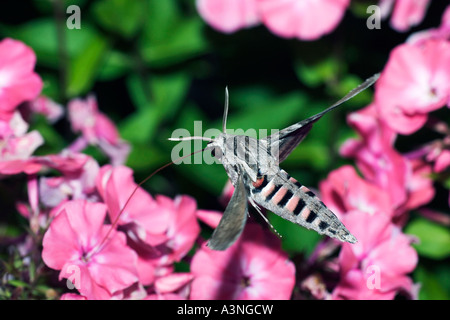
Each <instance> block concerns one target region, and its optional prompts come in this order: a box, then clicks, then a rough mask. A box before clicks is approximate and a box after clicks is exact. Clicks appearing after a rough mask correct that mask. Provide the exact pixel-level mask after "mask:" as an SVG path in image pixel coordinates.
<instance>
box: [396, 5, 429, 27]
mask: <svg viewBox="0 0 450 320" xmlns="http://www.w3.org/2000/svg"><path fill="white" fill-rule="evenodd" d="M429 3H430V0H396V1H395V7H394V11H393V12H392V17H391V26H392V28H394V29H395V30H397V31H400V32H405V31H408V30H409V29H410V28H411V27H414V26H416V25H418V24H419V23H420V22H422V20H423V18H424V16H425V13H426V11H427V8H428V5H429Z"/></svg>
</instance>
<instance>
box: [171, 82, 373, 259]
mask: <svg viewBox="0 0 450 320" xmlns="http://www.w3.org/2000/svg"><path fill="white" fill-rule="evenodd" d="M378 77H379V75H378V74H376V75H374V76H372V77H371V78H369V79H367V80H366V81H365V82H363V83H362V84H360V85H359V86H358V87H356V88H355V89H353V90H352V91H350V92H349V93H348V94H347V95H346V96H344V97H343V98H342V99H340V100H339V101H337V102H336V103H334V104H333V105H331V106H330V107H328V108H327V109H325V110H324V111H322V112H320V113H318V114H316V115H314V116H312V117H310V118H308V119H306V120H303V121H300V122H297V123H295V124H293V125H291V126H289V127H287V128H285V129H282V130H280V131H279V132H277V133H276V134H272V135H269V136H267V137H265V138H262V139H256V138H252V137H249V136H246V135H232V134H227V132H226V121H227V116H228V102H229V96H228V90H227V89H225V108H224V114H223V122H222V133H221V134H220V135H219V136H217V137H216V138H215V139H209V138H205V137H185V138H171V139H169V140H173V141H181V140H194V139H202V140H206V141H209V143H208V145H207V146H206V148H205V149H206V150H210V151H211V152H212V155H213V156H214V157H215V158H217V159H218V160H219V161H220V162H221V163H222V165H223V167H224V168H225V171H226V172H227V174H228V177H229V178H230V180H231V183H232V184H233V186H234V192H233V195H232V197H231V199H230V202H229V203H228V206H227V207H226V209H225V211H224V213H223V216H222V218H221V220H220V222H219V224H218V226H217V228H216V229H215V230H214V232H213V234H212V236H211V239H210V240H209V241H208V243H207V245H208V247H210V248H211V249H214V250H225V249H227V248H228V247H229V246H231V245H232V244H233V243H234V242H235V241H236V240H237V239H238V237H239V236H240V234H241V233H242V231H243V229H244V226H245V223H246V220H247V216H248V203H249V202H250V203H251V204H252V206H253V207H254V208H255V209H256V210H257V211H258V212H259V213H260V214H261V216H262V217H264V216H263V215H262V213H261V211H260V209H259V207H258V206H261V207H264V208H266V209H268V210H270V211H272V212H273V213H275V214H277V215H279V216H280V217H282V218H283V219H286V220H288V221H291V222H293V223H296V224H298V225H301V226H304V227H306V228H309V229H313V230H315V231H317V232H318V233H320V234H325V235H327V236H329V237H332V238H336V239H339V240H341V241H343V242H349V243H356V242H357V239H356V238H355V236H353V235H352V234H351V233H350V232H349V231H348V230H347V228H346V227H345V226H344V224H343V223H342V222H341V221H340V220H339V219H338V218H337V217H336V215H335V214H334V213H333V212H332V211H331V210H330V209H328V208H327V207H326V206H325V204H324V203H323V202H322V201H321V200H320V199H319V198H318V197H317V196H316V195H315V194H314V193H313V192H312V191H311V190H309V189H308V188H307V187H305V186H303V185H301V184H300V183H299V182H298V181H297V180H295V179H294V178H292V177H290V176H289V175H288V174H287V172H286V171H284V170H282V169H281V168H280V167H279V165H280V163H282V162H283V161H284V160H285V159H286V158H287V157H288V156H289V154H290V153H291V152H292V151H293V150H294V149H295V148H296V147H297V146H298V145H299V143H300V142H301V141H302V140H303V139H304V138H305V137H306V135H307V134H308V133H309V131H310V130H311V128H312V126H313V124H314V123H315V122H316V121H318V120H319V119H320V118H321V117H322V116H323V115H325V114H326V113H328V112H330V111H331V110H333V109H334V108H336V107H337V106H339V105H341V104H342V103H343V102H345V101H347V100H349V99H351V98H352V97H354V96H355V95H357V94H358V93H360V92H361V91H363V90H365V89H366V88H368V87H369V86H371V85H372V84H373V83H374V82H375V81H376V80H377V79H378ZM266 221H267V219H266Z"/></svg>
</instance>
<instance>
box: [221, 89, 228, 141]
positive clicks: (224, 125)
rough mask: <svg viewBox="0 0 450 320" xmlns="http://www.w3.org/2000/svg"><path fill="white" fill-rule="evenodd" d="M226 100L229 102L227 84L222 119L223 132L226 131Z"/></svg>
mask: <svg viewBox="0 0 450 320" xmlns="http://www.w3.org/2000/svg"><path fill="white" fill-rule="evenodd" d="M228 102H229V96H228V86H226V87H225V107H224V110H223V121H222V132H223V133H226V130H227V117H228Z"/></svg>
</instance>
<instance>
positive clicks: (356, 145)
mask: <svg viewBox="0 0 450 320" xmlns="http://www.w3.org/2000/svg"><path fill="white" fill-rule="evenodd" d="M348 122H349V124H350V125H351V126H352V127H353V128H355V129H356V130H357V131H358V133H359V134H360V135H361V138H360V139H349V140H347V141H346V142H345V143H344V144H343V145H342V147H341V154H342V155H344V156H346V157H352V158H354V159H355V160H356V164H357V166H358V168H359V169H360V170H361V172H362V174H363V175H364V178H365V179H367V180H368V181H369V182H370V183H373V184H375V185H377V186H378V187H379V188H381V189H382V190H384V192H386V193H387V194H388V195H389V198H390V203H391V212H393V217H395V219H396V220H397V219H400V220H402V219H403V218H406V216H404V215H403V214H404V213H405V211H406V210H410V209H414V208H417V207H419V206H421V205H423V204H426V203H428V202H429V201H430V200H431V199H432V198H433V197H434V188H433V182H432V180H431V178H430V176H429V174H430V173H431V169H430V167H429V166H428V165H426V164H425V163H424V162H423V161H421V160H420V159H419V158H414V157H411V156H406V155H405V156H404V155H401V154H400V153H398V152H397V150H395V149H394V147H393V145H394V142H395V138H396V134H395V133H394V132H393V131H392V130H391V129H390V128H389V127H388V126H387V125H386V124H385V122H384V121H383V119H380V118H379V114H378V112H377V109H376V108H375V106H374V105H373V104H372V105H370V106H368V107H366V108H364V109H362V110H360V111H357V112H354V113H351V114H350V115H349V117H348ZM400 220H399V221H400Z"/></svg>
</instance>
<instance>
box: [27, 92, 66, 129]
mask: <svg viewBox="0 0 450 320" xmlns="http://www.w3.org/2000/svg"><path fill="white" fill-rule="evenodd" d="M28 107H29V109H30V111H31V112H33V113H39V114H42V115H44V116H45V117H46V118H47V120H48V121H49V122H50V123H55V122H56V121H58V120H59V119H61V117H62V116H63V115H64V108H63V107H62V106H61V105H60V104H58V103H56V102H55V101H53V100H52V99H50V98H48V97H45V96H39V97H37V98H36V99H34V100H33V101H30V102H29V104H28Z"/></svg>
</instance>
